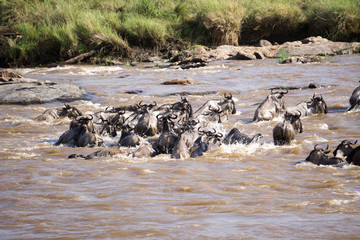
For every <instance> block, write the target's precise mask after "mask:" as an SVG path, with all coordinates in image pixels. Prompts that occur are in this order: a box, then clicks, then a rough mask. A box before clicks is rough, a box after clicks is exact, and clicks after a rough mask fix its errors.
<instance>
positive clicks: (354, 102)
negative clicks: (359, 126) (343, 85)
mask: <svg viewBox="0 0 360 240" xmlns="http://www.w3.org/2000/svg"><path fill="white" fill-rule="evenodd" d="M359 82H360V81H359ZM349 103H350V108H349V110H348V111H350V110H352V109H353V108H354V107H355V106H359V103H360V86H359V87H357V88H355V89H354V91H353V93H352V94H351V97H350V99H349Z"/></svg>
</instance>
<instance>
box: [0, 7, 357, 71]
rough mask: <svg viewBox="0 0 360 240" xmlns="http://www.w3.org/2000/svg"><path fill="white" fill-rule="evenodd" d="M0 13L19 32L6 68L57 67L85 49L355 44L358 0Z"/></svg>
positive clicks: (1, 21) (128, 51)
mask: <svg viewBox="0 0 360 240" xmlns="http://www.w3.org/2000/svg"><path fill="white" fill-rule="evenodd" d="M0 12H1V13H2V14H1V15H0V26H6V27H11V28H13V29H14V30H16V31H17V32H19V33H21V34H22V38H21V39H11V40H10V49H9V50H8V52H7V54H6V55H5V56H0V58H5V62H6V63H7V65H10V66H22V65H34V64H35V65H36V64H44V63H48V62H60V61H63V60H66V59H69V58H71V57H74V56H77V55H79V54H81V53H85V52H88V51H90V50H93V49H95V50H97V51H98V53H99V54H100V55H104V56H106V55H109V54H111V55H116V56H120V57H131V55H132V51H133V49H134V48H145V49H155V48H156V49H163V48H175V47H177V48H181V47H189V46H191V45H196V44H200V45H207V46H210V47H213V46H218V45H223V44H230V45H238V44H253V43H256V42H257V41H258V40H260V39H267V40H269V41H271V42H278V43H282V42H285V41H291V40H299V39H303V38H305V37H308V36H314V35H315V36H317V35H320V36H323V37H326V38H328V39H330V40H334V41H359V40H360V2H359V1H358V0H318V1H311V0H171V1H170V0H134V1H128V0H109V1H103V0H72V1H70V0H32V1H27V0H2V1H0ZM178 50H181V49H178ZM0 60H1V59H0ZM0 62H4V61H0Z"/></svg>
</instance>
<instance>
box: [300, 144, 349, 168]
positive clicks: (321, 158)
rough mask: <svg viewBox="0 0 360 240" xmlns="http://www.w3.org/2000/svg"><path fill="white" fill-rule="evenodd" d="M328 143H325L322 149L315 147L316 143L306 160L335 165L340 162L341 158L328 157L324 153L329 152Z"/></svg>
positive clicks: (318, 163) (317, 163)
mask: <svg viewBox="0 0 360 240" xmlns="http://www.w3.org/2000/svg"><path fill="white" fill-rule="evenodd" d="M328 149H329V145H327V147H326V149H325V150H324V149H322V148H319V147H317V144H316V145H315V146H314V150H312V151H311V152H310V154H309V156H308V157H307V158H306V159H305V161H306V162H311V163H314V164H316V165H335V164H339V163H342V162H343V160H342V159H341V158H337V157H329V156H327V155H326V154H328V153H329V152H330V150H328Z"/></svg>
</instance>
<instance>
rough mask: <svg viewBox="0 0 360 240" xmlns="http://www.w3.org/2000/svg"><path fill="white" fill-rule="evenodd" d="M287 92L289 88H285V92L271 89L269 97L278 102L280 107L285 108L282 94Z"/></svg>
mask: <svg viewBox="0 0 360 240" xmlns="http://www.w3.org/2000/svg"><path fill="white" fill-rule="evenodd" d="M288 92H289V90H287V89H286V91H285V92H283V91H281V92H274V91H273V89H271V93H270V95H269V97H270V98H271V99H272V100H273V101H275V102H278V103H279V105H280V108H281V109H285V98H284V95H285V94H287V93H288Z"/></svg>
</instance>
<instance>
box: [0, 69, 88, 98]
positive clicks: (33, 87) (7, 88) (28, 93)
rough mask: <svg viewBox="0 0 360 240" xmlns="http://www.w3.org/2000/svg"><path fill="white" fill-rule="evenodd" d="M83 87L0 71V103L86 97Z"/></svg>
mask: <svg viewBox="0 0 360 240" xmlns="http://www.w3.org/2000/svg"><path fill="white" fill-rule="evenodd" d="M87 98H88V94H87V92H86V91H85V89H83V88H80V87H78V86H75V85H72V84H58V83H55V82H52V81H38V80H36V79H29V78H24V77H22V76H21V75H20V74H18V73H15V72H11V71H7V70H3V71H0V104H24V105H27V104H38V103H46V102H52V101H73V100H77V99H87Z"/></svg>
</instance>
